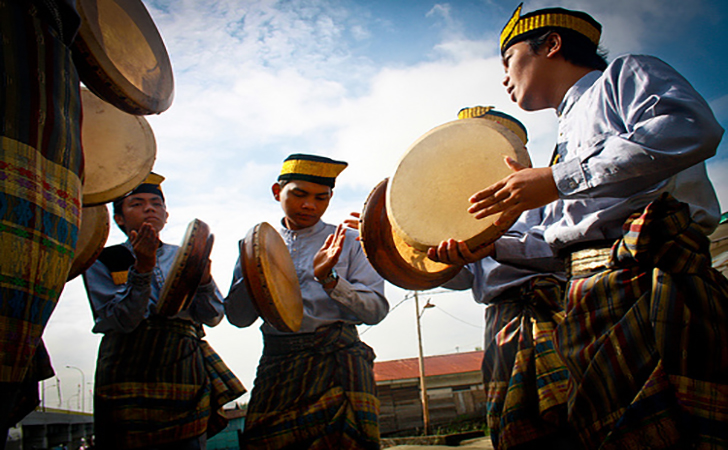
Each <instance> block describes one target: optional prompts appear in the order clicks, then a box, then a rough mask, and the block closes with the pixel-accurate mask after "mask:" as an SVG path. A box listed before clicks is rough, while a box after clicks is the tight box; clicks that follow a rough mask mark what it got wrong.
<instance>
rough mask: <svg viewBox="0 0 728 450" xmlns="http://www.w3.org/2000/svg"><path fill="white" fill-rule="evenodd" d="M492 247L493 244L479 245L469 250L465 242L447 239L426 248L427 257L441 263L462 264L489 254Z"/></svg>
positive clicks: (491, 251) (491, 252)
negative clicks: (473, 249) (435, 245)
mask: <svg viewBox="0 0 728 450" xmlns="http://www.w3.org/2000/svg"><path fill="white" fill-rule="evenodd" d="M494 249H495V247H494V245H493V244H489V245H483V246H480V247H478V248H476V249H475V251H471V250H470V249H469V248H468V246H467V244H466V243H465V242H463V241H456V240H455V239H448V240H446V241H442V242H440V244H439V245H438V246H437V247H430V248H429V249H427V257H428V258H430V259H431V260H433V261H435V262H439V263H443V264H452V265H454V266H464V265H465V264H470V263H472V262H475V261H479V260H481V259H483V258H485V257H486V256H491V255H492V254H493V251H494Z"/></svg>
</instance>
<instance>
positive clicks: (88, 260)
mask: <svg viewBox="0 0 728 450" xmlns="http://www.w3.org/2000/svg"><path fill="white" fill-rule="evenodd" d="M108 238H109V210H108V209H107V208H106V205H99V206H87V207H85V208H83V210H82V211H81V229H80V230H79V232H78V241H76V252H75V254H74V256H73V263H72V264H71V271H70V272H69V273H68V280H69V281H70V280H72V279H74V278H76V277H77V276H79V275H81V274H82V273H84V272H85V271H86V270H87V269H88V268H89V267H91V265H92V264H93V263H94V262H95V261H96V258H98V256H99V254H100V253H101V250H103V249H104V245H106V240H107V239H108Z"/></svg>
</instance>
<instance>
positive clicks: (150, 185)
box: [114, 172, 164, 207]
mask: <svg viewBox="0 0 728 450" xmlns="http://www.w3.org/2000/svg"><path fill="white" fill-rule="evenodd" d="M162 181H164V177H163V176H162V175H159V174H156V173H154V172H150V173H149V175H147V177H146V178H145V179H144V181H142V184H140V185H139V186H137V187H136V188H135V189H134V190H133V191H131V192H129V193H128V194H126V195H123V196H121V197H119V198H117V199H116V200H114V207H118V206H119V205H120V204H121V202H122V201H124V199H125V198H127V197H128V196H130V195H133V194H157V195H158V196H160V197H162V200H164V194H163V193H162V186H161V184H162Z"/></svg>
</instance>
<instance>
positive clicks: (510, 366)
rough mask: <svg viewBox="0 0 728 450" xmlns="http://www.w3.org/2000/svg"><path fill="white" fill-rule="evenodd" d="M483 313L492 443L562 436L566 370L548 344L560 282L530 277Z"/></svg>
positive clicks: (558, 313)
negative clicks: (530, 278) (515, 290)
mask: <svg viewBox="0 0 728 450" xmlns="http://www.w3.org/2000/svg"><path fill="white" fill-rule="evenodd" d="M517 291H518V292H511V293H510V294H509V295H505V296H501V297H500V298H497V299H496V300H495V301H494V303H493V304H491V305H489V306H488V307H487V308H486V309H485V324H486V327H485V330H486V331H485V352H484V355H483V366H482V370H483V382H484V383H485V392H486V402H487V403H486V405H487V414H486V418H487V421H488V428H489V429H490V436H491V440H492V441H493V445H494V446H495V448H498V449H508V448H512V447H514V446H516V445H519V444H523V443H526V442H532V441H534V440H537V439H540V438H543V437H546V436H553V435H555V434H557V433H564V432H565V429H566V428H567V425H566V401H567V371H566V367H565V366H564V363H563V362H562V361H561V358H560V357H559V356H558V354H556V352H555V350H554V344H553V331H554V329H555V328H556V325H557V324H558V323H560V322H561V320H562V319H563V317H564V312H563V309H562V307H561V305H560V302H561V301H562V300H563V283H562V282H560V281H559V280H558V279H557V278H555V277H552V276H544V277H539V278H534V279H532V280H530V281H529V282H527V283H526V284H524V286H522V287H521V288H519V289H517Z"/></svg>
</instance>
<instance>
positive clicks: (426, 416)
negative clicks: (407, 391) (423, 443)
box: [414, 291, 434, 436]
mask: <svg viewBox="0 0 728 450" xmlns="http://www.w3.org/2000/svg"><path fill="white" fill-rule="evenodd" d="M414 293H415V314H416V315H417V342H418V343H419V347H420V355H419V363H420V395H421V398H422V420H423V423H424V432H425V436H427V435H428V434H429V432H430V405H429V401H428V399H427V382H426V381H425V360H424V358H423V356H422V330H421V328H420V316H421V314H420V302H419V300H418V298H417V291H414ZM428 305H431V304H430V303H429V302H428ZM431 306H434V305H431ZM431 306H427V305H425V307H431ZM422 312H424V309H423V310H422Z"/></svg>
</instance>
